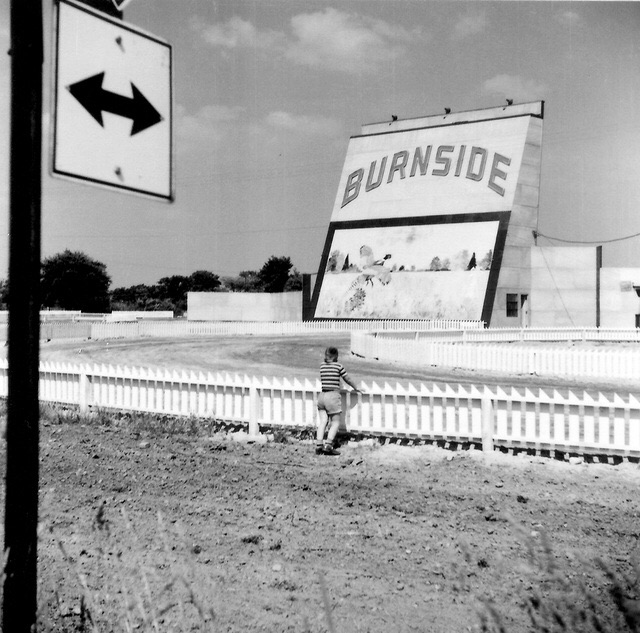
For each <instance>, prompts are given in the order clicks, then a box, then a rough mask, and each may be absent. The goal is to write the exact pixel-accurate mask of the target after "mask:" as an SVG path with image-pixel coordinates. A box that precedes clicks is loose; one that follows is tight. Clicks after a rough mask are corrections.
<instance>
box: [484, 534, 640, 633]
mask: <svg viewBox="0 0 640 633" xmlns="http://www.w3.org/2000/svg"><path fill="white" fill-rule="evenodd" d="M512 527H513V528H514V530H515V531H516V533H517V534H518V535H519V536H520V539H521V541H522V542H523V544H524V546H525V548H526V553H527V567H528V576H529V577H528V579H527V580H529V581H530V582H529V583H528V587H529V589H528V590H527V593H526V595H524V596H523V598H522V604H523V608H524V610H525V612H526V614H527V616H528V618H529V620H530V623H531V627H532V628H531V630H532V631H535V632H540V633H623V632H630V633H640V600H639V591H640V562H639V561H638V559H637V557H636V558H635V559H634V561H633V563H632V574H631V575H630V576H627V575H625V574H622V573H621V572H619V571H616V570H615V569H613V568H612V567H611V565H609V564H608V563H606V562H604V561H603V560H600V559H596V560H595V561H582V562H581V566H580V568H581V570H582V573H581V574H575V573H570V572H569V571H568V570H567V569H565V568H563V567H562V566H561V565H560V564H559V562H558V560H559V556H557V555H556V553H555V552H554V550H553V548H552V547H551V543H550V540H549V538H548V536H547V534H546V533H545V532H544V531H543V530H539V531H537V533H535V534H532V533H528V532H526V530H525V529H524V528H522V527H521V526H518V525H514V524H513V523H512ZM525 573H527V572H526V571H525ZM478 599H479V603H480V609H479V613H478V615H479V619H480V630H481V631H482V632H483V633H508V631H509V627H508V625H507V624H506V622H505V618H504V617H503V616H502V614H501V613H500V610H499V608H498V607H497V606H496V605H495V604H494V603H493V602H491V601H488V600H486V599H484V598H482V597H481V596H480V597H479V598H478Z"/></svg>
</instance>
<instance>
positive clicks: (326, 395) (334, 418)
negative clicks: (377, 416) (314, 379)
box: [316, 347, 362, 455]
mask: <svg viewBox="0 0 640 633" xmlns="http://www.w3.org/2000/svg"><path fill="white" fill-rule="evenodd" d="M341 379H342V380H344V381H345V382H346V383H347V384H348V385H349V386H350V387H351V388H352V389H353V390H354V391H355V392H356V393H362V392H361V391H360V390H359V389H358V388H357V387H356V385H355V383H354V382H353V381H352V380H351V378H350V377H349V374H347V371H346V369H345V368H344V367H343V366H342V365H341V364H340V363H339V362H338V350H337V348H335V347H327V349H326V350H325V352H324V363H322V365H320V382H321V384H322V393H321V394H320V395H319V396H318V411H319V413H320V422H319V424H318V431H317V435H316V455H321V454H324V455H339V454H340V453H339V452H338V451H336V450H335V448H334V446H333V443H334V440H335V439H336V435H337V433H338V428H339V427H340V414H341V413H342V399H341V397H340V384H341V383H340V380H341ZM327 424H328V425H329V432H328V433H327V437H326V439H325V437H324V433H325V430H326V428H327Z"/></svg>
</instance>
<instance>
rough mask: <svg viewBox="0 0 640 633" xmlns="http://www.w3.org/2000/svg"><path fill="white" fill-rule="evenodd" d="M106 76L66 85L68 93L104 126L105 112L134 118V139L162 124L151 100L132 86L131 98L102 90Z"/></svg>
mask: <svg viewBox="0 0 640 633" xmlns="http://www.w3.org/2000/svg"><path fill="white" fill-rule="evenodd" d="M103 80H104V73H98V74H97V75H93V76H92V77H87V79H83V80H82V81H78V82H77V83H75V84H71V85H70V86H67V89H68V90H69V92H70V93H71V94H72V95H73V96H74V97H75V98H76V99H77V100H78V101H79V102H80V105H82V107H83V108H85V110H86V111H87V112H88V113H89V114H90V115H91V116H92V117H93V118H94V119H95V120H96V121H97V122H98V123H99V124H100V125H102V127H104V123H103V122H102V113H103V112H111V113H112V114H117V115H119V116H122V117H125V118H127V119H131V121H132V124H131V136H133V135H134V134H137V133H138V132H142V130H146V129H147V128H149V127H151V126H152V125H155V124H156V123H160V121H162V115H161V114H160V113H159V112H158V111H157V110H156V109H155V108H154V107H153V106H152V105H151V103H149V100H148V99H147V98H146V97H145V96H144V95H143V94H142V93H141V92H140V91H139V90H138V89H137V88H136V86H135V85H134V84H133V83H131V92H132V94H133V96H132V97H124V96H122V95H119V94H117V93H115V92H109V91H108V90H104V89H103V88H102V82H103Z"/></svg>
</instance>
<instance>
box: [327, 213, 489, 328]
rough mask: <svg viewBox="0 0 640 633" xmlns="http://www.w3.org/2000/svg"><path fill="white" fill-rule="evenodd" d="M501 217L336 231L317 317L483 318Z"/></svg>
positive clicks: (329, 254)
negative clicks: (481, 220)
mask: <svg viewBox="0 0 640 633" xmlns="http://www.w3.org/2000/svg"><path fill="white" fill-rule="evenodd" d="M498 228H499V222H498V221H497V220H496V221H486V222H460V223H453V224H452V223H445V224H420V225H402V226H377V227H368V228H348V229H342V230H340V229H338V230H336V231H335V232H334V233H333V237H332V239H331V243H330V247H329V249H328V257H327V258H326V263H325V266H324V271H323V273H324V275H323V279H322V286H321V290H320V293H319V296H318V300H317V304H316V311H315V316H316V317H320V318H322V317H326V318H346V319H353V318H363V319H368V318H376V319H399V318H406V315H408V314H410V315H412V318H419V319H445V318H446V319H465V320H479V319H480V318H481V315H482V309H483V303H484V299H485V295H486V292H487V286H488V281H489V274H490V271H491V264H492V261H493V253H494V249H495V246H496V240H497V234H498Z"/></svg>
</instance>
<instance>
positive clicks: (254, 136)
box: [0, 0, 640, 288]
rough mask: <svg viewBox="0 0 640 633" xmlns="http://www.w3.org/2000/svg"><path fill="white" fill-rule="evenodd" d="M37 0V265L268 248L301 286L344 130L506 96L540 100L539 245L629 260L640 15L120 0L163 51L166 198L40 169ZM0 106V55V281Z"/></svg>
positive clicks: (187, 257)
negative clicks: (68, 257)
mask: <svg viewBox="0 0 640 633" xmlns="http://www.w3.org/2000/svg"><path fill="white" fill-rule="evenodd" d="M9 4H10V3H9V2H3V3H1V5H0V50H1V51H7V50H8V49H9V47H10V32H9ZM43 5H44V29H45V49H44V50H45V56H46V59H45V67H44V71H45V80H44V89H45V106H44V112H43V136H44V147H43V158H44V160H43V200H42V257H43V258H46V257H50V256H52V255H55V254H56V253H60V252H62V251H64V250H65V249H70V250H73V251H82V252H84V253H86V254H87V255H88V256H89V257H91V258H93V259H96V260H98V261H100V262H102V263H104V264H106V266H107V272H108V274H109V275H110V276H111V278H112V288H115V287H120V286H130V285H134V284H139V283H145V284H153V283H156V282H157V281H158V280H159V279H160V278H162V277H166V276H171V275H189V274H191V273H192V272H194V271H196V270H208V271H212V272H214V273H216V274H218V275H220V276H221V277H224V276H235V275H237V274H238V273H239V272H240V271H243V270H258V269H260V267H261V266H262V265H263V264H264V262H266V261H267V260H268V258H269V257H270V256H272V255H274V256H277V257H281V256H288V257H290V258H291V261H292V262H293V265H294V267H295V268H296V269H297V270H298V271H300V272H302V273H316V272H317V271H318V267H319V263H320V258H321V255H322V249H323V245H324V241H325V238H326V235H327V230H328V226H329V220H330V217H331V213H332V209H333V204H334V200H335V197H336V192H337V187H338V181H339V179H340V173H341V170H342V165H343V162H344V158H345V155H346V151H347V146H348V143H349V137H350V136H353V135H357V134H359V133H360V129H361V126H362V125H363V124H366V123H373V122H379V121H385V120H390V118H391V115H392V114H395V115H397V116H398V117H399V118H401V119H402V118H412V117H420V116H427V115H430V114H441V113H443V111H444V108H445V107H450V108H451V109H452V111H454V112H455V111H464V110H475V109H480V108H488V107H494V106H500V105H503V104H504V103H505V99H506V98H510V99H513V100H514V102H515V103H523V102H529V101H536V100H544V102H545V111H544V126H543V145H542V172H541V191H540V206H539V225H538V230H539V233H540V235H541V237H540V238H539V240H538V244H539V245H542V246H551V245H553V246H561V245H575V243H583V242H584V243H587V242H592V243H593V244H603V264H604V266H616V267H640V258H639V257H638V256H637V252H638V251H639V249H640V236H636V237H631V238H629V236H633V235H635V234H640V2H580V1H577V0H574V1H572V2H551V1H549V2H547V1H539V2H524V1H523V2H519V1H513V2H512V1H507V0H504V1H499V2H492V1H475V2H464V1H462V0H460V1H450V2H448V1H445V0H440V1H431V0H353V1H343V0H340V1H327V2H325V1H317V2H316V1H315V0H314V1H307V0H295V1H294V0H251V1H248V0H131V1H130V3H129V4H128V5H127V6H126V8H125V11H124V18H125V21H126V22H128V23H131V24H133V25H135V26H138V27H140V28H142V29H144V30H146V31H148V32H150V33H152V34H154V35H156V36H158V37H160V38H163V39H165V40H167V41H168V42H169V43H170V44H171V45H172V47H173V56H174V103H175V108H174V121H173V125H174V136H175V149H174V151H175V156H174V159H175V167H176V180H175V188H176V189H175V191H176V197H175V201H174V202H173V203H167V202H164V201H158V200H152V199H147V198H142V197H139V196H133V195H130V194H125V193H121V192H113V191H106V190H103V189H100V188H96V187H90V186H86V185H81V184H78V183H73V182H68V181H64V180H60V179H58V178H54V177H52V176H51V175H50V174H49V153H50V139H49V133H48V131H49V129H50V126H51V110H52V108H51V99H50V90H49V86H50V81H51V63H52V55H51V51H52V45H51V39H52V12H53V9H52V3H51V2H50V1H49V0H44V2H43ZM9 93H10V58H9V56H8V55H4V54H3V55H2V56H0V223H2V226H4V227H6V230H4V231H1V232H0V278H6V275H7V268H8V247H9V236H8V231H9V228H8V227H9V218H8V213H9V211H8V204H9V203H8V200H9V185H8V173H9V171H8V169H9V168H8V165H9ZM542 236H545V237H542ZM622 238H629V239H622ZM560 240H564V241H560Z"/></svg>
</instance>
